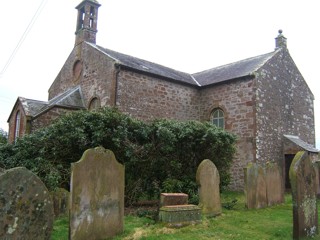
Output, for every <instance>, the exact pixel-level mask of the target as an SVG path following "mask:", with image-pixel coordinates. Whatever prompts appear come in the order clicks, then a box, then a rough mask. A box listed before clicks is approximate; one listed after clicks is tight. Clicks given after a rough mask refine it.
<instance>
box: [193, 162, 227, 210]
mask: <svg viewBox="0 0 320 240" xmlns="http://www.w3.org/2000/svg"><path fill="white" fill-rule="evenodd" d="M196 181H197V184H198V189H199V207H200V208H201V211H202V214H204V215H206V216H217V215H220V214H221V212H222V209H221V200H220V187H219V184H220V176H219V172H218V169H217V168H216V166H215V165H214V163H213V162H212V161H210V160H209V159H206V160H203V161H202V162H201V163H200V165H199V167H198V169H197V174H196Z"/></svg>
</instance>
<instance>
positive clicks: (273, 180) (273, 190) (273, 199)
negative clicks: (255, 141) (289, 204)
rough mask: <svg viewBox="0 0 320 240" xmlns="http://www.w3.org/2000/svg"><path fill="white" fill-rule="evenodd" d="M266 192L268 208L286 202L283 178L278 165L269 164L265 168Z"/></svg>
mask: <svg viewBox="0 0 320 240" xmlns="http://www.w3.org/2000/svg"><path fill="white" fill-rule="evenodd" d="M265 178H266V187H267V189H266V191H267V202H268V206H273V205H276V204H280V203H283V202H284V191H283V190H282V176H281V170H280V167H279V165H278V164H275V163H270V162H269V163H267V165H266V167H265Z"/></svg>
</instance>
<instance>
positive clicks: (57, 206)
mask: <svg viewBox="0 0 320 240" xmlns="http://www.w3.org/2000/svg"><path fill="white" fill-rule="evenodd" d="M50 195H51V197H52V202H53V209H54V216H55V217H56V218H57V217H59V216H61V215H66V214H68V211H69V195H70V193H69V192H68V191H67V190H66V189H64V188H58V189H56V190H55V191H53V192H51V193H50Z"/></svg>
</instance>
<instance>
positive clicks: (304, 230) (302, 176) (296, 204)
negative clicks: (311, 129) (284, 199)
mask: <svg viewBox="0 0 320 240" xmlns="http://www.w3.org/2000/svg"><path fill="white" fill-rule="evenodd" d="M289 177H290V183H291V190H292V203H293V239H302V238H304V237H314V236H315V235H316V234H317V233H318V208H317V198H316V181H317V180H316V173H315V168H314V166H313V164H312V162H311V159H310V156H309V154H308V153H307V152H304V151H300V152H298V153H297V154H296V155H295V157H294V159H293V161H292V163H291V166H290V170H289Z"/></svg>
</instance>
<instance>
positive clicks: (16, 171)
mask: <svg viewBox="0 0 320 240" xmlns="http://www.w3.org/2000/svg"><path fill="white" fill-rule="evenodd" d="M53 219H54V214H53V205H52V201H51V197H50V194H49V192H48V189H47V188H46V186H45V185H44V184H43V182H42V181H41V180H40V179H39V177H37V176H36V175H35V174H33V173H32V172H31V171H29V170H27V169H26V168H24V167H18V168H12V169H9V170H6V171H4V172H2V173H1V174H0V239H5V240H16V239H17V240H19V239H21V240H23V239H32V240H46V239H48V240H49V239H50V237H51V231H52V227H53Z"/></svg>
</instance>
